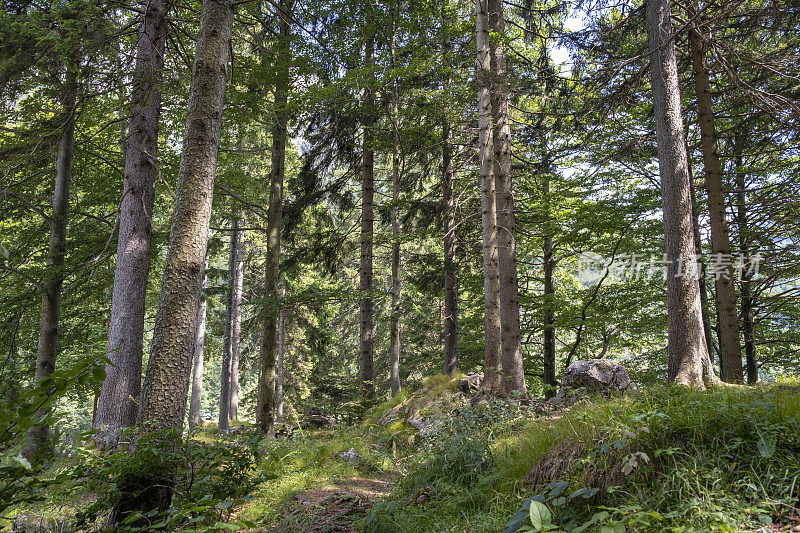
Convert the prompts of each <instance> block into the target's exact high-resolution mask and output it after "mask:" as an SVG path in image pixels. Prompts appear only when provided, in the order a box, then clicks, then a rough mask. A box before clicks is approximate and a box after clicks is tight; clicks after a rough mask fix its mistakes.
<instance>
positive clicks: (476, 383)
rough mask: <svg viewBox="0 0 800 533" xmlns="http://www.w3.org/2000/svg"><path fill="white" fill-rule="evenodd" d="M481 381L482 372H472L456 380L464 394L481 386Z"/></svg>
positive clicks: (470, 392) (475, 390)
mask: <svg viewBox="0 0 800 533" xmlns="http://www.w3.org/2000/svg"><path fill="white" fill-rule="evenodd" d="M482 383H483V374H472V375H471V376H464V377H463V378H461V380H460V381H459V382H458V388H459V390H460V391H461V392H463V393H464V394H472V393H473V392H477V391H478V390H479V389H480V388H481V384H482Z"/></svg>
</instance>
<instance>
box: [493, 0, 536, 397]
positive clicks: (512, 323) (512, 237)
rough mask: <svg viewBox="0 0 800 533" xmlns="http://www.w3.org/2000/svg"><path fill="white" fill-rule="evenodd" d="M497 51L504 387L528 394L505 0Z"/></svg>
mask: <svg viewBox="0 0 800 533" xmlns="http://www.w3.org/2000/svg"><path fill="white" fill-rule="evenodd" d="M488 7H489V31H490V33H491V38H490V41H489V44H490V50H491V56H492V57H491V63H490V64H491V69H492V81H493V83H492V89H491V91H490V99H491V105H492V126H493V128H494V131H493V132H492V141H493V148H494V179H495V183H496V185H495V195H496V202H497V251H498V264H499V272H498V274H499V293H500V325H501V345H502V354H501V358H502V366H503V386H504V387H505V391H506V393H508V394H515V395H519V396H522V397H525V396H527V390H528V388H527V386H526V385H525V370H524V365H523V362H522V344H521V341H522V339H521V336H520V326H519V278H518V274H517V240H516V218H515V215H514V191H513V187H512V182H511V125H510V124H509V114H508V73H507V71H506V55H505V48H504V45H503V41H502V39H503V38H504V36H505V26H506V23H505V16H504V13H503V0H489V5H488Z"/></svg>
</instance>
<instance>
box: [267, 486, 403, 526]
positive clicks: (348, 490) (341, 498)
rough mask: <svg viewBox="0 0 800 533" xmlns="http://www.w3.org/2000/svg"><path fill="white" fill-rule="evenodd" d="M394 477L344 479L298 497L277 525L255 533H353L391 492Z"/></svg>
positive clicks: (300, 494) (289, 505)
mask: <svg viewBox="0 0 800 533" xmlns="http://www.w3.org/2000/svg"><path fill="white" fill-rule="evenodd" d="M392 479H393V478H392V477H388V476H387V477H384V478H359V477H351V478H340V479H335V480H332V481H331V482H330V483H329V484H327V485H326V486H323V487H321V488H318V489H314V490H309V491H305V492H301V493H298V494H296V495H295V496H294V497H293V498H292V499H291V500H290V501H289V502H288V503H287V505H286V507H285V509H284V510H283V512H281V514H280V516H279V518H278V519H277V521H276V523H274V524H272V525H270V526H269V527H267V528H263V529H256V530H254V531H274V532H278V533H296V532H298V531H306V532H308V533H350V532H354V531H356V530H355V524H356V522H358V521H360V520H361V519H363V518H364V517H365V516H366V514H367V512H368V511H369V510H370V509H371V508H372V506H373V505H375V504H376V503H377V502H378V501H380V500H381V499H383V498H385V497H387V496H388V495H389V494H390V493H391V482H392Z"/></svg>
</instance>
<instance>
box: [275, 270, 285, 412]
mask: <svg viewBox="0 0 800 533" xmlns="http://www.w3.org/2000/svg"><path fill="white" fill-rule="evenodd" d="M285 294H286V290H285V289H284V287H283V285H281V300H283V298H284V296H285ZM285 315H286V310H285V309H284V307H283V305H281V310H280V314H279V315H278V376H277V381H276V383H275V422H276V423H277V424H283V349H284V339H285V335H286V332H285V331H284V326H285V324H284V320H285Z"/></svg>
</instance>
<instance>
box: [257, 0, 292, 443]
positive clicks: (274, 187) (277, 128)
mask: <svg viewBox="0 0 800 533" xmlns="http://www.w3.org/2000/svg"><path fill="white" fill-rule="evenodd" d="M292 4H293V2H292V0H283V1H282V2H281V4H280V8H279V11H280V18H281V20H280V43H279V45H278V46H279V48H280V51H279V53H278V56H277V58H276V61H283V63H282V64H281V65H280V66H279V68H278V69H277V73H278V74H277V78H276V80H275V123H274V125H273V128H272V167H271V169H270V193H269V210H268V218H267V261H266V269H265V270H266V271H265V297H266V300H267V305H266V307H265V309H264V311H263V319H262V320H263V321H262V324H261V354H260V365H259V366H260V370H261V376H260V379H259V383H258V397H259V412H258V416H257V417H256V418H257V421H258V427H259V430H260V431H261V432H262V433H263V434H265V435H273V434H274V433H275V363H276V359H277V357H276V353H277V347H278V346H277V345H278V343H277V337H278V328H277V325H278V324H277V322H278V320H277V319H278V314H279V309H280V308H279V307H278V306H279V302H278V299H279V289H278V285H279V283H278V282H279V276H280V273H279V268H278V267H279V262H280V256H281V226H282V225H283V180H284V173H285V163H286V128H287V120H288V110H287V103H288V98H289V96H288V93H289V63H288V61H289V54H290V47H289V40H290V39H291V29H292V27H291V12H292Z"/></svg>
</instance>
